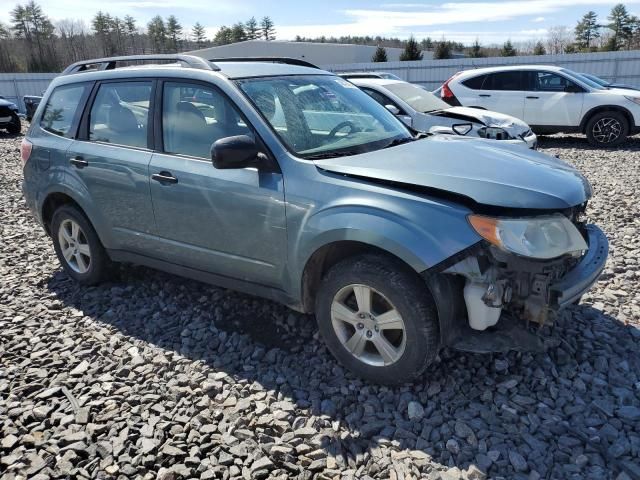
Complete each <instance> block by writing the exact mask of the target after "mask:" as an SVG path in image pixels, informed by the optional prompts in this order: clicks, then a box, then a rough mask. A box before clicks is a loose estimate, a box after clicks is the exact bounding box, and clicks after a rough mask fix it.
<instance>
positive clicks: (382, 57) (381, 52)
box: [371, 47, 387, 62]
mask: <svg viewBox="0 0 640 480" xmlns="http://www.w3.org/2000/svg"><path fill="white" fill-rule="evenodd" d="M371 61H372V62H386V61H387V51H386V50H385V49H384V47H378V48H376V51H375V53H374V54H373V57H371Z"/></svg>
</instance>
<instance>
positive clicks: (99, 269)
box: [51, 205, 111, 285]
mask: <svg viewBox="0 0 640 480" xmlns="http://www.w3.org/2000/svg"><path fill="white" fill-rule="evenodd" d="M51 237H52V239H53V246H54V248H55V251H56V255H57V256H58V260H59V261H60V264H61V265H62V268H63V269H64V271H65V272H66V273H67V275H69V276H70V277H71V278H73V279H74V280H75V281H77V282H78V283H81V284H83V285H95V284H96V283H99V282H101V281H103V280H104V279H106V278H107V276H108V273H109V271H110V269H111V260H110V259H109V257H108V256H107V252H106V251H105V249H104V247H103V246H102V242H100V239H99V238H98V234H97V233H96V231H95V230H94V229H93V226H92V225H91V223H90V222H89V220H88V219H87V218H86V217H85V216H84V214H83V213H82V212H81V211H80V210H79V209H78V208H76V207H74V206H71V205H64V206H62V207H60V208H58V209H57V210H56V211H55V213H54V214H53V218H52V220H51Z"/></svg>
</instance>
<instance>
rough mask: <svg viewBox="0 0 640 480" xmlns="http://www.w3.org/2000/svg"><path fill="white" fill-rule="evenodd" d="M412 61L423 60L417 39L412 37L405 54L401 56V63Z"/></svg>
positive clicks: (406, 46)
mask: <svg viewBox="0 0 640 480" xmlns="http://www.w3.org/2000/svg"><path fill="white" fill-rule="evenodd" d="M411 60H422V51H421V50H420V46H419V45H418V42H416V39H415V38H414V37H413V35H411V36H410V37H409V40H407V44H406V45H405V47H404V52H402V53H401V54H400V61H401V62H407V61H411Z"/></svg>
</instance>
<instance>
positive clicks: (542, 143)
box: [538, 134, 640, 153]
mask: <svg viewBox="0 0 640 480" xmlns="http://www.w3.org/2000/svg"><path fill="white" fill-rule="evenodd" d="M538 146H539V148H541V149H547V148H578V149H580V150H590V151H618V152H625V151H638V150H640V135H634V136H632V137H628V138H627V140H626V141H625V142H623V143H622V144H621V145H619V146H617V147H615V148H612V149H608V148H606V149H605V148H602V147H594V146H592V145H590V144H589V142H588V141H587V137H586V136H585V135H579V134H560V135H539V136H538ZM547 153H548V152H547Z"/></svg>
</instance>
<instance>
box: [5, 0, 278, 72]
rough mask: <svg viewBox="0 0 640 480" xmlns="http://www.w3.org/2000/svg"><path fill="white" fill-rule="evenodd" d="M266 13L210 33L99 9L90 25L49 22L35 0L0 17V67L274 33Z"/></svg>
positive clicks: (20, 68)
mask: <svg viewBox="0 0 640 480" xmlns="http://www.w3.org/2000/svg"><path fill="white" fill-rule="evenodd" d="M275 32H276V31H275V24H274V22H273V20H271V18H270V17H263V18H262V19H261V20H256V18H255V17H251V18H250V19H249V20H247V21H246V22H238V23H236V24H234V25H232V26H231V27H226V26H222V27H220V28H219V29H218V31H217V32H216V33H215V35H214V36H213V38H208V36H207V32H206V29H205V27H204V26H203V25H202V24H201V23H199V22H197V23H196V24H195V25H193V26H192V27H190V28H187V27H185V26H183V25H182V23H181V22H180V21H179V20H178V18H177V17H176V16H175V15H169V16H168V17H166V18H163V17H162V16H160V15H156V16H155V17H153V18H152V19H151V20H150V21H149V22H148V23H147V24H146V25H139V24H138V22H137V21H136V19H135V18H133V17H132V16H130V15H125V16H124V17H123V18H120V17H117V16H113V15H110V14H109V13H106V12H102V11H99V12H97V13H96V14H95V15H94V17H93V18H92V19H91V21H90V24H89V25H87V24H86V23H85V22H83V21H80V20H73V19H66V20H61V21H58V22H53V21H52V20H51V19H50V18H49V16H48V15H47V14H46V13H45V12H44V10H43V9H42V7H41V6H40V5H38V4H37V3H36V2H35V0H29V1H28V2H27V3H25V4H24V5H22V4H19V5H17V6H16V7H15V8H14V9H13V10H12V11H11V21H10V23H9V24H8V25H7V24H3V23H1V22H0V72H57V71H60V70H62V69H63V68H64V67H66V66H67V65H69V64H71V63H73V62H76V61H78V60H83V59H88V58H96V57H104V56H114V55H137V54H153V53H177V52H184V51H189V50H196V49H200V48H207V47H211V46H215V45H225V44H227V43H234V42H240V41H243V40H253V39H263V40H273V39H274V38H275Z"/></svg>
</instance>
